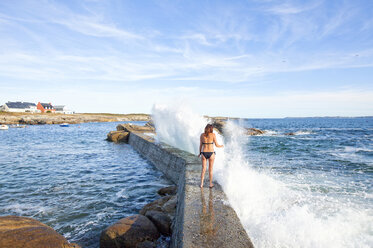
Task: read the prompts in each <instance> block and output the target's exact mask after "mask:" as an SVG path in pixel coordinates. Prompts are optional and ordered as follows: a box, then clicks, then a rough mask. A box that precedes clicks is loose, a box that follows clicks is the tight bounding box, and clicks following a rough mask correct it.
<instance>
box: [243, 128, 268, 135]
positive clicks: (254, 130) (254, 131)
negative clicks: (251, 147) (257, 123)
mask: <svg viewBox="0 0 373 248" xmlns="http://www.w3.org/2000/svg"><path fill="white" fill-rule="evenodd" d="M247 134H248V135H261V134H265V131H263V130H260V129H257V128H247Z"/></svg>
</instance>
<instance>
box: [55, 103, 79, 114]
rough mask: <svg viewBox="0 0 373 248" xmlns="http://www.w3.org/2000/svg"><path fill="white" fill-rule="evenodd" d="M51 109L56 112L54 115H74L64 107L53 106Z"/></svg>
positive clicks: (73, 112)
mask: <svg viewBox="0 0 373 248" xmlns="http://www.w3.org/2000/svg"><path fill="white" fill-rule="evenodd" d="M53 107H54V109H55V110H56V112H55V113H61V114H75V111H73V110H69V109H67V108H66V106H65V105H54V106H53Z"/></svg>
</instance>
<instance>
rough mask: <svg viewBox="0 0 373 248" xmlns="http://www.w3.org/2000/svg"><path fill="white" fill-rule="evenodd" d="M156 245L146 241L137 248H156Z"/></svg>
mask: <svg viewBox="0 0 373 248" xmlns="http://www.w3.org/2000/svg"><path fill="white" fill-rule="evenodd" d="M155 247H156V244H155V243H153V242H150V241H144V242H141V243H139V244H137V246H136V248H155Z"/></svg>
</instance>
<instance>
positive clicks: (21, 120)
mask: <svg viewBox="0 0 373 248" xmlns="http://www.w3.org/2000/svg"><path fill="white" fill-rule="evenodd" d="M149 120H150V115H148V114H72V115H66V114H52V113H43V114H31V113H9V112H0V124H5V125H13V124H27V125H43V124H61V123H69V124H78V123H85V122H116V121H149Z"/></svg>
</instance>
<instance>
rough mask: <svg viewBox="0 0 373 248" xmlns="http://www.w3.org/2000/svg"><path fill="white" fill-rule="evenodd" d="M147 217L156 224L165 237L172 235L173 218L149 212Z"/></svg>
mask: <svg viewBox="0 0 373 248" xmlns="http://www.w3.org/2000/svg"><path fill="white" fill-rule="evenodd" d="M145 216H146V217H148V218H149V220H151V221H152V222H153V223H154V225H155V226H156V227H157V229H158V231H159V232H160V233H162V234H163V235H165V236H170V235H171V218H170V217H169V216H168V215H167V214H165V213H162V212H159V211H152V210H149V211H147V212H146V215H145Z"/></svg>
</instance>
